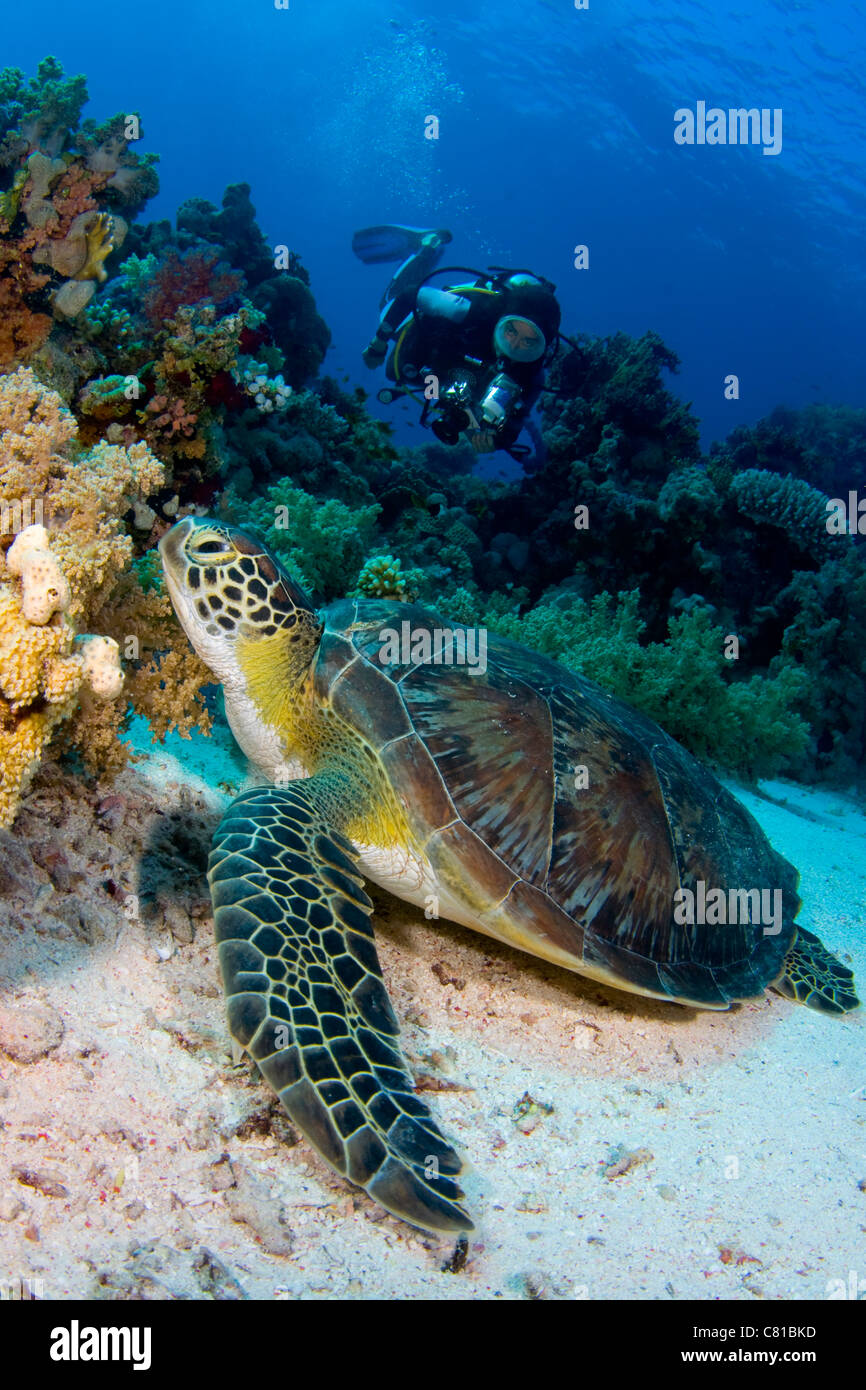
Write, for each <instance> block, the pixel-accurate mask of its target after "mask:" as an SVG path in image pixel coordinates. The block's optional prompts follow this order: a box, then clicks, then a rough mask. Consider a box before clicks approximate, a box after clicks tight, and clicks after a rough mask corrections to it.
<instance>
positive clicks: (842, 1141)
mask: <svg viewBox="0 0 866 1390" xmlns="http://www.w3.org/2000/svg"><path fill="white" fill-rule="evenodd" d="M138 736H139V739H140V740H141V741H140V743H139V745H138V746H139V747H140V748H142V750H144V751H142V752H141V753H140V754H139V755H138V756H137V758H136V761H135V762H134V763H133V764H132V765H131V767H130V768H129V769H128V770H127V771H126V772H125V773H124V774H123V775H122V776H121V777H120V779H119V781H118V782H117V783H116V784H115V785H114V786H113V787H111V788H105V789H99V788H97V790H96V791H95V792H94V790H93V789H92V788H86V787H84V786H83V785H82V784H81V783H80V782H78V781H76V780H74V779H72V778H71V777H69V776H68V775H67V774H66V773H64V772H63V771H61V769H59V768H56V767H53V768H52V767H49V768H47V769H44V770H43V774H42V775H41V777H40V780H39V782H38V784H37V786H36V788H35V789H34V790H33V792H32V793H31V794H30V796H29V797H28V798H27V801H26V803H25V806H24V809H23V810H22V813H21V815H20V817H19V820H18V822H17V823H16V826H15V828H14V830H13V831H11V832H0V841H2V843H0V991H2V993H0V1125H2V1146H0V1279H2V1280H4V1281H5V1285H4V1287H3V1289H0V1292H4V1291H5V1292H6V1293H7V1296H8V1294H9V1292H13V1293H14V1291H15V1289H16V1288H17V1287H23V1288H24V1289H25V1291H26V1290H27V1289H28V1288H30V1289H33V1290H35V1292H36V1293H37V1294H38V1295H39V1296H41V1297H43V1298H46V1299H66V1298H81V1297H84V1298H108V1299H125V1298H159V1299H168V1298H195V1299H201V1298H217V1299H242V1298H256V1299H262V1298H264V1299H273V1298H278V1299H294V1298H358V1299H361V1298H397V1299H404V1298H431V1299H489V1298H509V1299H523V1298H530V1299H531V1298H542V1299H543V1298H550V1299H560V1298H562V1299H590V1300H591V1299H602V1298H614V1299H629V1298H642V1299H662V1300H670V1299H694V1298H698V1299H739V1300H746V1301H748V1300H750V1299H813V1298H818V1299H823V1298H827V1297H828V1295H829V1294H830V1293H833V1292H835V1293H836V1295H837V1296H839V1293H840V1292H841V1290H842V1289H844V1290H845V1291H846V1292H847V1293H848V1294H849V1295H850V1292H851V1290H852V1289H856V1287H857V1282H858V1281H861V1282H860V1296H861V1297H863V1296H864V1295H866V1053H864V1026H866V1019H864V1011H862V1010H861V1011H858V1012H856V1013H854V1014H852V1015H849V1016H847V1017H845V1018H843V1019H840V1020H835V1019H830V1018H826V1017H823V1016H821V1015H819V1014H816V1013H814V1012H812V1011H811V1010H808V1009H804V1008H798V1007H796V1006H795V1005H792V1004H791V1003H789V1002H788V1001H786V1000H784V999H782V998H780V997H779V996H777V995H775V994H768V995H767V996H766V997H765V999H763V1000H760V1001H756V1002H754V1003H751V1004H745V1005H741V1006H739V1007H736V1008H734V1009H731V1010H730V1011H728V1012H725V1013H716V1012H698V1011H695V1010H690V1009H685V1008H681V1007H679V1006H676V1005H672V1004H671V1005H667V1004H662V1003H656V1002H654V1001H649V1000H641V999H638V998H635V997H633V996H630V995H627V994H620V993H615V992H614V991H612V990H607V989H604V988H602V987H601V986H598V985H596V984H593V983H592V982H591V981H586V980H582V979H580V978H579V977H577V976H573V975H570V974H568V973H567V972H565V971H562V970H559V969H557V968H555V967H552V966H548V965H546V964H544V963H543V962H540V961H537V960H533V959H530V958H529V957H526V956H523V955H521V954H519V953H518V952H515V951H512V950H509V949H507V948H505V947H502V946H499V945H498V944H497V943H495V942H493V941H490V940H488V939H487V938H484V937H481V936H477V935H473V934H472V933H471V932H469V931H465V930H463V929H462V928H459V927H455V926H451V925H449V924H448V923H445V922H428V921H426V920H425V919H424V917H423V915H422V914H421V913H420V912H416V911H415V910H414V909H412V908H410V907H407V906H406V905H404V904H402V903H400V902H397V901H396V900H395V899H392V898H389V897H387V896H386V895H384V894H376V895H375V896H376V902H377V914H376V924H377V940H378V943H379V952H380V958H381V962H382V968H383V971H384V974H385V978H386V982H387V984H388V987H389V990H390V992H391V996H392V999H393V1001H394V1005H395V1008H396V1010H397V1014H398V1017H399V1018H400V1020H401V1023H402V1041H403V1046H404V1049H405V1051H406V1055H407V1058H408V1060H409V1064H410V1067H411V1069H412V1071H413V1073H414V1074H415V1076H416V1078H417V1080H418V1082H419V1088H420V1089H421V1090H422V1091H423V1092H424V1093H425V1095H426V1098H427V1099H428V1101H429V1103H430V1105H431V1107H432V1109H433V1110H434V1112H435V1114H436V1116H437V1118H438V1120H439V1123H440V1125H441V1127H442V1129H443V1131H444V1133H445V1134H446V1135H447V1136H449V1137H450V1138H451V1139H452V1140H453V1141H454V1142H455V1143H456V1144H457V1146H458V1147H459V1148H460V1149H461V1151H462V1152H463V1153H464V1154H465V1156H466V1158H467V1161H468V1164H469V1169H468V1172H467V1174H466V1177H465V1181H464V1186H465V1188H466V1193H467V1199H468V1203H469V1207H470V1210H471V1211H472V1213H473V1216H474V1218H475V1221H476V1229H475V1231H474V1232H473V1233H472V1234H471V1235H470V1237H469V1243H468V1250H467V1252H466V1258H465V1263H463V1264H462V1268H460V1265H461V1259H460V1258H457V1259H456V1260H455V1258H454V1256H455V1244H454V1241H453V1240H443V1239H438V1238H435V1237H431V1236H426V1235H424V1234H422V1233H420V1232H417V1231H414V1230H413V1229H412V1228H410V1227H409V1226H407V1225H406V1224H405V1223H403V1222H400V1221H398V1220H396V1219H394V1218H392V1217H390V1216H388V1215H387V1214H386V1213H384V1212H383V1211H382V1210H381V1209H380V1208H379V1207H378V1206H377V1205H376V1204H375V1203H374V1202H373V1201H371V1200H370V1199H369V1198H368V1197H367V1196H366V1194H365V1193H363V1192H359V1191H358V1190H356V1189H354V1188H352V1187H350V1186H349V1185H348V1184H347V1183H346V1182H344V1181H343V1180H341V1179H340V1178H338V1177H336V1176H335V1175H333V1174H332V1173H331V1171H330V1170H329V1169H328V1168H327V1167H326V1165H325V1164H324V1163H323V1162H322V1161H321V1160H320V1159H319V1158H318V1157H317V1155H316V1154H315V1153H314V1152H313V1150H312V1149H311V1148H310V1146H309V1145H308V1144H307V1143H306V1142H305V1141H304V1140H303V1139H301V1138H300V1137H299V1136H298V1135H297V1134H295V1133H294V1132H293V1130H292V1127H291V1125H290V1124H289V1122H288V1120H287V1119H286V1117H285V1116H284V1114H283V1112H282V1110H281V1108H280V1106H279V1104H278V1103H277V1102H276V1101H275V1100H274V1099H273V1098H272V1097H271V1095H270V1092H269V1091H268V1089H267V1088H266V1086H265V1085H264V1084H263V1083H262V1082H260V1081H259V1080H258V1079H257V1075H256V1073H255V1071H254V1069H253V1068H252V1065H251V1064H250V1063H249V1062H247V1061H246V1060H244V1061H242V1062H240V1063H239V1064H235V1063H234V1062H233V1060H232V1056H231V1049H230V1045H229V1039H228V1034H227V1031H226V1027H225V1021H224V1014H223V1004H222V998H221V990H220V988H219V985H218V978H217V968H216V959H215V950H214V946H213V939H212V919H211V916H210V904H209V900H208V897H207V885H206V882H205V878H204V868H205V863H206V856H207V849H208V846H209V842H210V836H211V833H212V830H213V827H214V823H215V820H216V818H217V816H218V814H219V812H220V811H221V810H222V809H223V807H224V806H225V805H227V804H228V801H229V800H230V798H231V796H232V795H233V794H234V792H235V791H236V790H238V789H239V788H240V787H241V786H242V785H243V784H244V782H245V780H246V776H247V774H246V769H245V765H244V763H243V760H242V759H241V758H240V756H239V755H238V754H237V753H236V752H235V750H234V749H233V747H232V746H231V745H230V743H229V740H228V735H222V736H218V737H217V738H216V739H215V740H213V741H209V740H204V739H200V738H195V739H193V740H191V741H181V740H179V739H173V740H169V741H168V743H167V744H166V745H165V746H159V747H157V748H155V749H151V748H150V746H149V744H147V743H146V741H145V740H144V739H142V737H141V730H139V731H138ZM732 790H733V791H734V792H735V793H736V794H737V795H739V796H740V797H741V799H742V800H743V801H744V802H745V804H746V805H747V806H748V808H749V809H750V810H751V811H752V812H753V814H754V815H755V816H756V817H757V818H758V820H759V821H760V822H761V824H762V825H763V827H764V829H765V830H766V832H767V834H768V835H769V837H770V839H771V840H772V842H773V844H774V845H775V847H776V848H777V849H779V850H780V851H781V852H782V853H783V854H784V855H786V856H787V857H788V858H789V859H791V860H792V862H794V863H795V864H797V866H798V867H799V869H800V871H801V893H802V896H803V900H804V904H803V908H802V910H801V913H800V921H801V922H803V924H804V925H806V926H808V927H810V928H811V929H812V930H814V931H816V932H817V933H818V934H819V935H820V936H821V937H822V938H823V940H824V941H825V943H826V944H827V945H828V946H829V947H830V948H831V949H832V950H834V951H835V952H836V953H837V954H838V955H839V956H840V957H841V958H842V959H843V960H844V961H845V962H846V963H847V964H849V965H851V966H852V968H853V969H854V970H855V972H856V974H857V976H858V979H859V983H860V990H861V994H862V993H863V990H864V988H866V930H864V923H866V815H864V813H863V811H862V810H861V808H860V807H859V806H858V805H857V803H856V802H855V801H854V800H853V799H851V798H849V797H846V796H843V795H841V794H837V793H830V792H827V791H810V790H807V789H804V788H802V787H799V786H794V785H792V784H787V783H771V784H762V787H761V792H762V795H760V796H756V795H754V794H753V793H750V792H745V791H743V790H742V789H741V788H737V787H733V786H732ZM852 1272H853V1278H852ZM25 1281H30V1282H29V1284H28V1283H26V1282H25Z"/></svg>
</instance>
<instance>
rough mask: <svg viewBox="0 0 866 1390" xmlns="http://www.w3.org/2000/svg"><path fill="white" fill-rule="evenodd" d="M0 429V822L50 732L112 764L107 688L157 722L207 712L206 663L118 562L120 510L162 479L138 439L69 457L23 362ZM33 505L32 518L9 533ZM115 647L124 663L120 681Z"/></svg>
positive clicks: (66, 442) (0, 387) (104, 766)
mask: <svg viewBox="0 0 866 1390" xmlns="http://www.w3.org/2000/svg"><path fill="white" fill-rule="evenodd" d="M0 430H2V442H0V543H2V549H3V551H4V552H5V564H4V566H3V569H2V571H0V753H2V780H0V821H2V822H3V823H4V824H8V823H10V821H11V819H12V818H13V816H14V814H15V809H16V806H17V804H18V800H19V798H20V796H21V794H22V791H23V790H25V789H26V786H27V784H28V782H29V780H30V778H31V777H32V775H33V772H34V771H35V769H36V767H37V766H38V763H39V760H40V757H41V756H42V753H43V752H44V750H45V748H46V746H47V744H48V743H49V742H50V741H51V740H52V739H53V738H55V737H56V736H58V735H62V736H63V740H64V742H65V743H67V744H70V745H73V746H75V747H76V748H77V749H78V750H79V752H80V753H81V755H82V757H83V759H84V761H85V765H86V766H88V767H90V768H91V769H92V770H93V771H98V772H100V773H102V774H103V775H104V774H106V773H110V772H112V771H114V770H116V769H117V768H118V767H119V766H121V765H122V764H123V762H124V761H125V750H124V747H123V746H122V745H121V744H120V743H119V741H118V733H119V731H120V729H121V726H122V722H123V720H124V717H125V710H126V704H127V701H126V699H123V700H120V699H117V698H116V697H117V696H119V695H120V693H121V689H124V691H125V694H126V696H127V697H128V698H129V699H131V700H132V702H133V704H134V705H136V706H137V707H138V708H140V709H141V710H142V711H143V712H145V713H148V712H150V711H151V710H152V711H154V712H157V713H158V716H159V718H158V723H159V726H160V727H162V728H164V727H166V726H167V725H170V724H174V725H176V726H179V727H181V728H182V729H188V728H189V726H190V722H191V721H195V720H197V721H198V722H199V723H206V722H207V721H206V718H205V717H204V710H203V708H202V706H201V704H200V702H198V704H196V699H197V696H196V692H197V690H198V688H199V687H200V686H201V685H202V684H203V683H204V682H205V681H206V680H207V672H206V671H205V669H204V668H203V667H202V666H201V664H200V663H199V662H198V659H197V658H194V657H190V656H187V653H186V649H185V645H184V644H181V645H180V646H178V644H177V629H176V627H174V624H173V619H172V618H171V609H170V604H169V602H168V599H167V597H166V596H165V595H164V594H161V593H160V592H158V591H156V590H153V589H151V590H149V591H147V592H145V589H144V587H143V586H142V585H141V584H140V583H139V581H138V578H137V576H136V574H135V572H134V571H131V570H130V563H131V559H132V541H131V539H130V537H129V536H128V535H127V534H126V532H125V530H124V527H123V521H122V518H123V516H124V515H125V514H126V513H127V512H129V511H130V509H131V508H132V506H133V505H134V504H135V503H136V502H139V503H141V502H143V501H144V499H145V498H146V497H147V496H148V495H149V494H151V493H152V492H154V491H155V490H156V489H158V488H159V487H160V486H161V485H162V482H163V479H164V470H163V467H162V465H161V464H160V462H159V461H158V460H157V459H156V458H154V456H153V455H152V454H151V453H150V451H149V449H148V448H147V446H146V445H144V444H141V443H139V444H134V445H132V446H131V447H129V448H128V449H127V448H122V447H120V446H118V445H112V444H108V443H105V442H100V443H98V444H97V445H96V446H95V447H94V448H92V449H91V450H89V451H88V452H86V453H80V452H78V453H76V452H75V438H76V426H75V421H74V419H73V417H72V416H71V414H70V413H69V411H68V410H66V409H65V407H64V406H63V404H62V401H61V400H60V397H59V396H58V395H57V394H56V393H55V392H53V391H49V390H48V389H47V388H46V387H44V386H43V385H42V384H41V383H40V382H39V381H38V380H37V378H36V377H35V375H34V373H33V372H32V371H31V370H30V369H29V368H19V369H18V371H16V372H15V373H13V374H12V375H8V376H0ZM34 511H37V512H39V513H41V516H42V520H43V522H44V523H45V524H44V525H43V524H41V523H34V524H32V525H30V526H25V527H24V528H23V529H22V526H21V521H22V520H23V519H24V518H25V517H29V515H31V514H32V513H33V512H34ZM93 634H99V635H93ZM172 647H174V648H175V651H174V652H172V653H171V655H170V656H168V657H167V658H166V659H165V661H167V665H165V664H163V665H162V666H161V665H160V653H161V652H162V651H164V650H168V649H169V648H172ZM121 654H122V655H123V656H124V657H125V658H126V659H127V660H130V661H132V662H134V663H135V664H134V665H133V667H132V669H131V671H130V674H129V677H128V679H127V681H126V683H125V685H124V682H123V680H122V676H121V671H120V661H119V658H120V655H121ZM88 692H89V693H88ZM97 696H99V697H101V698H99V699H97Z"/></svg>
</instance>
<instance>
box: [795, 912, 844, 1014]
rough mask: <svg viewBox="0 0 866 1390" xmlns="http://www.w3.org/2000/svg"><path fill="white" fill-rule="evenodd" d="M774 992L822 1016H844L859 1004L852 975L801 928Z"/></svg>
mask: <svg viewBox="0 0 866 1390" xmlns="http://www.w3.org/2000/svg"><path fill="white" fill-rule="evenodd" d="M774 988H775V989H777V990H778V991H779V993H780V994H784V995H786V996H787V998H789V999H795V1000H796V1001H797V1003H798V1004H807V1005H808V1006H809V1008H810V1009H818V1010H819V1011H820V1012H821V1013H825V1014H847V1013H849V1012H850V1010H851V1009H856V1008H857V1007H858V1005H859V1003H860V1000H859V999H858V998H857V995H856V994H855V993H854V972H853V971H852V970H849V969H848V967H847V965H843V964H842V962H841V961H840V960H837V959H836V957H835V956H834V955H833V953H832V951H828V950H827V947H826V946H825V945H824V943H823V941H821V940H820V938H819V937H817V936H815V935H814V934H813V933H812V932H810V931H806V929H805V927H798V928H797V937H796V940H795V941H794V944H793V946H792V947H791V949H790V951H789V952H788V954H787V955H786V957H785V969H784V971H783V973H782V975H781V976H780V978H779V979H778V980H777V981H776V983H775V985H774Z"/></svg>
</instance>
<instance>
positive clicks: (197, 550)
mask: <svg viewBox="0 0 866 1390" xmlns="http://www.w3.org/2000/svg"><path fill="white" fill-rule="evenodd" d="M189 549H190V550H191V552H192V554H193V556H195V557H198V556H200V555H206V556H207V557H208V559H211V560H212V559H216V558H217V556H225V557H229V556H231V555H234V553H235V549H234V546H233V545H232V544H231V542H230V541H227V540H224V539H223V537H222V536H213V535H211V536H208V537H207V538H206V539H203V540H195V539H193V542H192V545H191V546H190V547H189Z"/></svg>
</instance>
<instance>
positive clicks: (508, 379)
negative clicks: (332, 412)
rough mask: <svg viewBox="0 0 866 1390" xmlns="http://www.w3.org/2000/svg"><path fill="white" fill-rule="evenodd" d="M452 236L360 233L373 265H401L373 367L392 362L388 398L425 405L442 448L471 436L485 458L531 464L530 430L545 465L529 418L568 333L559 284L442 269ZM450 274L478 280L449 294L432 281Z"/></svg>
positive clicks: (385, 303)
mask: <svg viewBox="0 0 866 1390" xmlns="http://www.w3.org/2000/svg"><path fill="white" fill-rule="evenodd" d="M451 239H452V237H451V233H450V232H449V231H445V230H438V231H437V230H426V229H424V228H420V227H402V226H391V225H389V226H381V227H367V228H365V229H364V230H363V231H359V232H356V233H355V235H354V237H353V239H352V249H353V251H354V252H355V255H356V256H358V258H359V259H360V260H362V261H363V262H364V263H365V264H367V265H372V264H376V263H379V262H384V261H390V262H393V261H396V260H400V261H401V265H400V267H399V269H398V270H397V272H396V274H395V275H394V277H393V279H392V280H391V282H390V284H389V285H388V287H387V289H386V290H385V293H384V295H383V296H382V300H381V302H380V308H381V314H380V317H379V326H378V328H377V330H376V333H375V335H374V337H373V338H372V340H371V342H370V343H369V344H368V345H367V347H366V348H365V349H364V353H363V358H364V362H365V363H366V365H367V366H368V367H370V368H375V367H379V366H381V365H382V364H383V363H385V372H386V375H387V376H388V378H389V379H390V380H391V381H393V382H394V385H395V388H396V389H390V388H385V389H384V390H382V391H380V392H379V400H380V401H382V402H383V403H385V404H388V403H389V402H390V401H393V400H394V399H396V398H397V397H398V396H411V397H412V398H413V399H414V400H421V402H422V405H423V409H422V412H421V424H422V425H428V424H429V425H430V427H431V428H432V430H433V433H434V434H435V435H436V437H437V439H439V440H440V441H441V442H442V443H443V444H456V443H457V442H458V440H459V439H460V436H461V435H464V436H465V437H466V438H467V439H468V440H469V442H470V444H471V445H472V447H473V449H474V450H475V451H476V453H490V452H492V451H493V450H496V449H504V450H505V451H506V452H507V453H508V454H510V455H511V457H512V458H515V459H518V460H520V461H521V462H524V463H526V462H527V460H528V459H529V457H530V456H531V455H532V454H533V449H532V448H531V447H530V446H529V445H526V444H518V442H517V440H518V436H519V435H520V433H521V432H522V431H523V430H524V429H526V431H527V433H528V434H529V435H530V437H531V438H532V440H533V444H534V446H535V449H534V453H535V458H534V460H533V465H534V466H538V465H539V462H540V460H541V456H542V452H543V444H542V442H541V433H540V431H539V430H538V428H537V426H535V424H534V422H533V421H531V420H530V419H529V416H530V412H531V411H532V409H533V407H534V406H535V404H536V402H537V400H538V398H539V396H540V395H541V392H542V390H547V389H549V388H547V387H545V384H544V383H545V369H546V367H547V366H548V365H549V364H550V362H551V360H552V358H553V355H554V353H555V352H556V348H557V344H558V342H559V338H560V336H561V335H560V333H559V324H560V318H561V313H560V308H559V304H558V303H557V300H556V297H555V293H554V291H555V289H556V286H555V285H553V284H551V282H550V281H549V280H545V279H544V278H543V277H542V276H540V275H535V274H534V273H533V272H531V271H527V270H508V269H505V268H504V267H502V266H491V267H490V268H489V270H488V271H486V272H482V271H477V270H471V269H469V268H468V267H467V266H443V267H442V268H441V269H437V267H438V264H439V261H440V260H441V258H442V253H443V251H444V248H445V247H446V246H447V244H448V243H449V242H450V241H451ZM449 272H460V273H467V274H469V275H470V276H472V277H474V278H473V279H472V281H471V282H468V283H460V284H451V285H448V286H445V287H442V288H438V287H436V286H434V285H431V284H430V283H429V282H430V280H431V279H434V278H435V277H436V276H438V275H444V274H447V273H449ZM392 340H393V342H394V346H393V348H392V349H391V353H390V356H388V350H389V345H390V343H391V342H392ZM386 358H387V362H386V361H385V359H386ZM416 390H420V391H421V392H422V393H423V394H422V397H419V396H418V395H416V394H415V393H416Z"/></svg>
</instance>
